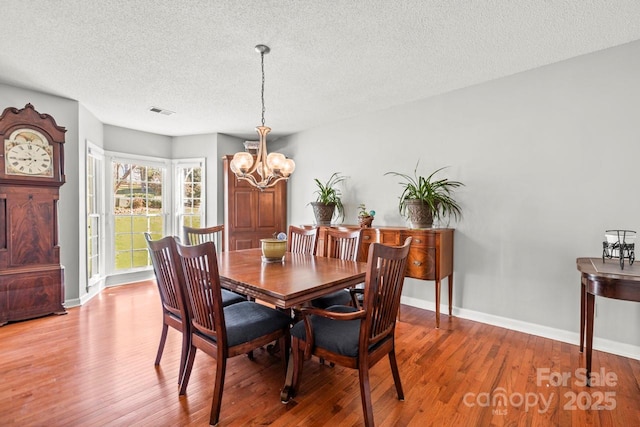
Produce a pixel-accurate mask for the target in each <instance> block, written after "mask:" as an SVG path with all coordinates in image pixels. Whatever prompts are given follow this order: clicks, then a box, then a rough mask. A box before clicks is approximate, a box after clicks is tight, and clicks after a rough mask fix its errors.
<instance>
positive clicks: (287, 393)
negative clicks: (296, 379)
mask: <svg viewBox="0 0 640 427" xmlns="http://www.w3.org/2000/svg"><path fill="white" fill-rule="evenodd" d="M292 385H293V355H292V354H290V355H289V361H288V362H287V374H286V375H285V379H284V387H282V390H281V391H280V401H281V402H282V403H288V402H289V400H290V399H291V398H292V397H293V396H292V390H291V386H292Z"/></svg>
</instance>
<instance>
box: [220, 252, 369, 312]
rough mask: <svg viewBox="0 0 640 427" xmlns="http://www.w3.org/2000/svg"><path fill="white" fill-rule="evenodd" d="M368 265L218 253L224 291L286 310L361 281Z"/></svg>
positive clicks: (302, 257) (299, 256)
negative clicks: (264, 258) (270, 259)
mask: <svg viewBox="0 0 640 427" xmlns="http://www.w3.org/2000/svg"><path fill="white" fill-rule="evenodd" d="M366 267H367V264H366V263H364V262H357V261H345V260H340V259H335V258H326V257H319V256H314V255H304V254H295V253H290V252H287V253H286V254H285V256H284V260H283V261H282V262H264V261H262V250H261V249H259V248H256V249H245V250H239V251H229V252H220V253H219V254H218V272H219V274H220V281H221V284H222V286H223V287H224V288H227V289H230V290H232V291H235V292H238V293H241V294H244V295H248V296H251V297H253V298H256V299H260V300H262V301H265V302H268V303H271V304H274V305H275V306H276V307H279V308H283V309H287V308H292V307H295V306H300V305H302V304H304V303H305V302H308V301H310V300H312V299H314V298H317V297H319V296H322V295H326V294H328V293H331V292H333V291H336V290H339V289H343V288H347V287H350V286H354V285H357V284H358V283H363V282H364V277H365V271H366Z"/></svg>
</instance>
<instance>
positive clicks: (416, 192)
mask: <svg viewBox="0 0 640 427" xmlns="http://www.w3.org/2000/svg"><path fill="white" fill-rule="evenodd" d="M418 163H420V162H418ZM418 163H416V167H415V169H414V170H413V176H411V175H407V174H403V173H399V172H387V173H385V175H393V176H397V177H400V178H402V179H403V181H402V182H400V183H399V184H400V185H401V186H402V188H403V190H402V194H400V201H399V203H398V211H399V212H400V215H402V216H404V217H408V216H409V215H408V213H409V212H408V209H407V206H408V205H409V204H414V203H416V202H414V201H420V202H422V203H421V204H422V205H424V206H425V207H426V208H427V209H428V210H429V211H430V212H431V215H432V216H433V218H437V219H440V218H441V217H442V216H445V215H452V216H453V217H454V218H456V219H458V217H459V216H461V215H462V209H461V208H460V205H459V204H458V202H457V201H456V200H455V199H454V198H453V197H452V191H453V190H454V189H455V188H458V187H461V186H463V185H464V184H463V183H461V182H460V181H451V180H449V179H447V178H443V179H435V178H434V175H435V174H436V173H438V172H440V171H442V170H443V169H445V168H446V167H442V168H440V169H437V170H435V171H434V172H432V173H431V174H430V175H428V176H427V177H426V178H425V177H424V176H421V175H418Z"/></svg>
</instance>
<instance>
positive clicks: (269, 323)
mask: <svg viewBox="0 0 640 427" xmlns="http://www.w3.org/2000/svg"><path fill="white" fill-rule="evenodd" d="M224 321H225V325H226V326H227V344H228V345H229V346H230V347H232V346H234V345H238V344H242V343H245V342H249V341H252V340H254V339H256V338H259V337H261V336H263V335H267V334H270V333H271V332H275V331H277V330H279V329H284V328H285V327H288V326H289V324H290V323H291V318H290V317H289V316H287V315H286V314H285V313H283V312H281V311H278V310H274V309H273V308H269V307H266V306H264V305H262V304H258V303H256V302H253V301H247V300H244V301H242V302H239V303H236V304H232V305H229V306H227V307H225V308H224ZM210 338H212V339H213V340H214V341H215V337H210Z"/></svg>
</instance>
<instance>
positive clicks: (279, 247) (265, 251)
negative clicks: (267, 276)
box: [260, 239, 287, 262]
mask: <svg viewBox="0 0 640 427" xmlns="http://www.w3.org/2000/svg"><path fill="white" fill-rule="evenodd" d="M260 242H261V247H262V260H263V261H265V262H280V261H282V259H283V258H284V253H285V252H286V251H287V241H286V240H278V239H260Z"/></svg>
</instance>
